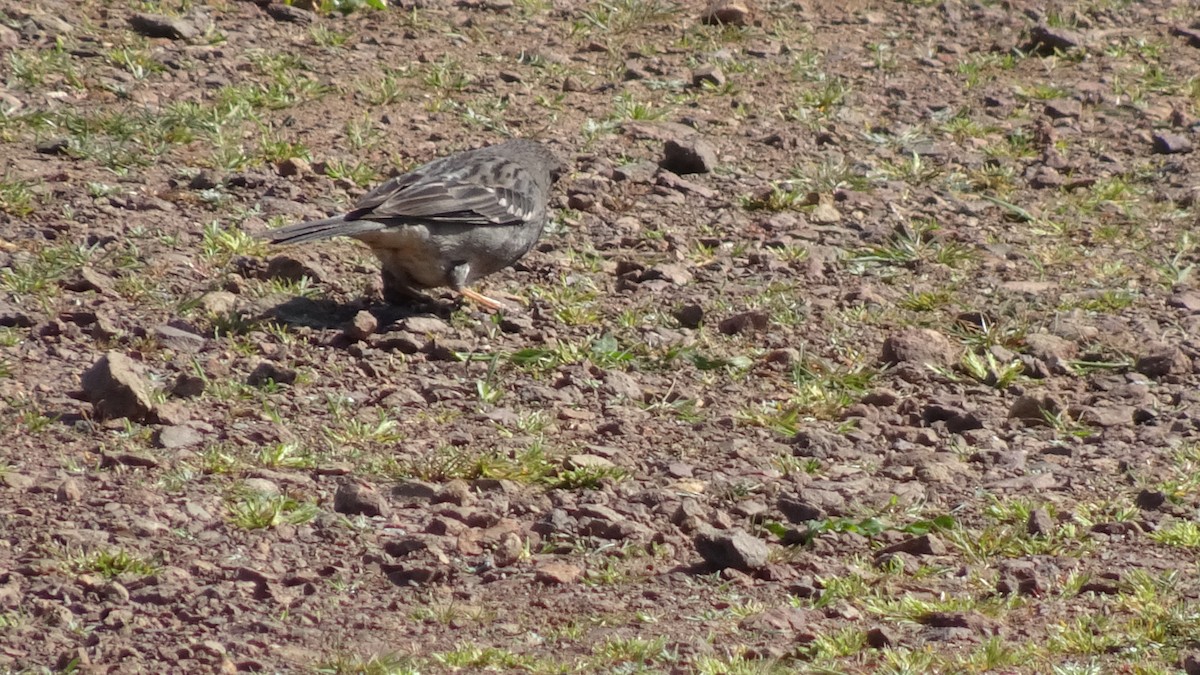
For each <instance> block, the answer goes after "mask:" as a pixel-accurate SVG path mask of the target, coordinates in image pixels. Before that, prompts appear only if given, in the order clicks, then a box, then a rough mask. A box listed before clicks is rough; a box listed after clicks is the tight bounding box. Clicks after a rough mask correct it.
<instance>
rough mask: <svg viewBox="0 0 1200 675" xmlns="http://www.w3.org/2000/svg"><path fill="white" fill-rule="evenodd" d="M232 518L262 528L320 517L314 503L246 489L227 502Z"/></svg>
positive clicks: (238, 523)
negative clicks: (246, 490)
mask: <svg viewBox="0 0 1200 675" xmlns="http://www.w3.org/2000/svg"><path fill="white" fill-rule="evenodd" d="M226 508H227V509H228V510H229V521H230V522H231V523H233V524H234V525H236V526H238V527H240V528H243V529H247V530H259V529H263V528H268V527H275V526H277V525H283V524H289V525H300V524H303V523H307V522H308V521H310V520H312V519H313V518H315V517H316V516H317V513H318V512H319V509H318V508H317V505H316V504H315V503H313V502H301V501H297V500H295V499H292V498H291V497H288V496H286V495H268V494H263V493H261V492H246V493H243V494H241V495H237V496H235V497H233V498H231V499H230V500H229V501H227V502H226Z"/></svg>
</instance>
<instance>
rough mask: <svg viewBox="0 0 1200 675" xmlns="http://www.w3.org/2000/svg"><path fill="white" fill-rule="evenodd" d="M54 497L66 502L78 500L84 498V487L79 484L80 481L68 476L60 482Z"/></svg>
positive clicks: (56, 499)
mask: <svg viewBox="0 0 1200 675" xmlns="http://www.w3.org/2000/svg"><path fill="white" fill-rule="evenodd" d="M54 499H55V501H58V502H62V503H64V504H65V503H70V502H77V501H79V500H80V499H83V488H82V487H80V486H79V481H77V480H75V479H74V478H67V479H65V480H63V482H61V483H59V484H58V488H57V489H56V490H55V491H54Z"/></svg>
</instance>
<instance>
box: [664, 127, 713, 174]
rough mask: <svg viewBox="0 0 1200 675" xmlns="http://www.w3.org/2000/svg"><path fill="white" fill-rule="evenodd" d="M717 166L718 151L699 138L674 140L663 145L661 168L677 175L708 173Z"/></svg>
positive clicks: (690, 137) (691, 137)
mask: <svg viewBox="0 0 1200 675" xmlns="http://www.w3.org/2000/svg"><path fill="white" fill-rule="evenodd" d="M716 165H717V151H716V150H715V149H713V146H712V144H711V143H709V142H708V141H706V140H704V139H702V138H699V137H697V136H688V137H685V138H672V139H669V140H667V141H666V142H665V143H663V158H662V161H660V162H659V166H661V167H662V168H664V169H666V170H667V171H672V172H674V173H677V174H681V175H682V174H689V173H708V172H710V171H712V170H713V167H715V166H716Z"/></svg>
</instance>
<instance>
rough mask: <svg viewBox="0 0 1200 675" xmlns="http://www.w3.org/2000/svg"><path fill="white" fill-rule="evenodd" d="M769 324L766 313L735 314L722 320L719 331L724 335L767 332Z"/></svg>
mask: <svg viewBox="0 0 1200 675" xmlns="http://www.w3.org/2000/svg"><path fill="white" fill-rule="evenodd" d="M769 323H770V320H769V317H768V316H767V313H766V312H760V311H751V312H742V313H741V314H734V315H733V316H731V317H729V318H727V319H722V320H721V322H720V323H719V324H717V330H718V331H720V332H721V333H722V334H723V335H739V334H743V333H755V332H758V331H764V330H766V329H767V325H768V324H769Z"/></svg>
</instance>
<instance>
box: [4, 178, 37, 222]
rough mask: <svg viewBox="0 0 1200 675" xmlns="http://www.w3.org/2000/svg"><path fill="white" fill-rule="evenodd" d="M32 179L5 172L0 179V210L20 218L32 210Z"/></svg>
mask: <svg viewBox="0 0 1200 675" xmlns="http://www.w3.org/2000/svg"><path fill="white" fill-rule="evenodd" d="M34 185H35V183H34V181H32V180H27V179H23V178H13V177H12V176H9V175H8V174H5V176H4V178H2V179H0V211H3V212H4V213H7V214H9V215H10V216H16V217H17V218H21V217H24V216H27V215H29V214H31V213H33V211H34V196H33V190H32V188H33V186H34Z"/></svg>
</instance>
